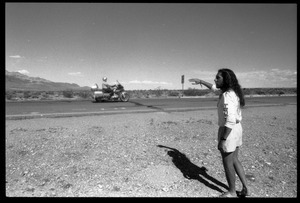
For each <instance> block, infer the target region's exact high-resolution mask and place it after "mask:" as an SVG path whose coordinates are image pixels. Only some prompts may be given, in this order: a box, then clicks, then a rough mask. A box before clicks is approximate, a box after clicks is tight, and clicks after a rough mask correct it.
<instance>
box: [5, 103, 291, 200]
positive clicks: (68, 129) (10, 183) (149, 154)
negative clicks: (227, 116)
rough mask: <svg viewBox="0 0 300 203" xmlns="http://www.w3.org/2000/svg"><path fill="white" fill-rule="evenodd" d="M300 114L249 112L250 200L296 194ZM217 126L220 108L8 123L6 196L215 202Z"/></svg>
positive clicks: (278, 109) (221, 181) (286, 109)
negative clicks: (207, 199) (201, 199)
mask: <svg viewBox="0 0 300 203" xmlns="http://www.w3.org/2000/svg"><path fill="white" fill-rule="evenodd" d="M296 114H297V106H296V105H288V106H275V107H255V108H245V109H243V121H242V125H243V130H244V133H243V146H242V147H241V149H240V154H239V158H240V160H241V162H242V164H243V166H244V169H245V173H246V177H247V180H248V185H249V190H250V193H251V196H250V197H297V145H296V144H297V118H296ZM217 129H218V126H217V112H216V110H201V111H189V112H172V113H165V112H156V113H146V114H122V115H105V116H104V115H103V116H87V117H70V118H40V119H28V120H7V121H6V144H5V146H6V156H5V158H6V196H8V197H16V196H17V197H216V196H218V195H220V194H221V192H222V191H226V188H227V182H226V179H225V174H224V171H223V166H222V162H221V156H220V154H219V151H218V150H217V140H216V135H217ZM240 189H241V183H240V181H239V180H238V178H237V190H240Z"/></svg>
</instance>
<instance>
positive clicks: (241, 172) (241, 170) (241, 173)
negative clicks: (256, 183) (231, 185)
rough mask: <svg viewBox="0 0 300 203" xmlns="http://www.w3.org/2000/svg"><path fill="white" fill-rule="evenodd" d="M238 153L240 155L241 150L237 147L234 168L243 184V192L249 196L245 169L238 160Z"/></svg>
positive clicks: (234, 155) (234, 154) (234, 153)
mask: <svg viewBox="0 0 300 203" xmlns="http://www.w3.org/2000/svg"><path fill="white" fill-rule="evenodd" d="M238 153H239V148H238V147H237V148H236V150H235V151H234V152H233V166H234V169H235V172H236V174H237V175H238V177H239V179H240V180H241V182H242V184H243V190H244V192H246V193H245V194H244V195H248V188H247V182H246V176H245V172H244V168H243V166H242V164H241V162H240V161H239V159H238Z"/></svg>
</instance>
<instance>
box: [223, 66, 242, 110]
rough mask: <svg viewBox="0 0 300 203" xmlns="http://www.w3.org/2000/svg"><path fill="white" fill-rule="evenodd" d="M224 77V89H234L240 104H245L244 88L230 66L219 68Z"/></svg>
mask: <svg viewBox="0 0 300 203" xmlns="http://www.w3.org/2000/svg"><path fill="white" fill-rule="evenodd" d="M218 72H219V73H221V75H222V77H223V87H222V89H223V90H224V91H227V90H229V89H232V90H233V91H234V92H235V93H236V94H237V96H238V97H239V99H240V105H241V106H245V99H244V94H243V91H242V88H241V86H240V84H239V81H238V79H237V78H236V76H235V74H234V72H233V71H232V70H230V69H228V68H223V69H219V70H218Z"/></svg>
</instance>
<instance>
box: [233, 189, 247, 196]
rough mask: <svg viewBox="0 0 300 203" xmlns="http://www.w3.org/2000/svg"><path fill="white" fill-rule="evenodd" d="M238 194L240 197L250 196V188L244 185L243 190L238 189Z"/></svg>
mask: <svg viewBox="0 0 300 203" xmlns="http://www.w3.org/2000/svg"><path fill="white" fill-rule="evenodd" d="M236 194H237V196H239V197H246V196H249V192H248V189H247V188H246V187H244V188H243V189H242V190H241V191H237V192H236Z"/></svg>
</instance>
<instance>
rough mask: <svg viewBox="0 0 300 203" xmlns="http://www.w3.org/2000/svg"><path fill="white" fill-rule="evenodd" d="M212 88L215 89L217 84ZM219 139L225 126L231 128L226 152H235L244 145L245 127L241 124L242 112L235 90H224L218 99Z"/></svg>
mask: <svg viewBox="0 0 300 203" xmlns="http://www.w3.org/2000/svg"><path fill="white" fill-rule="evenodd" d="M212 90H213V91H215V90H216V88H215V85H213V87H212ZM217 106H218V118H219V119H218V125H219V131H218V141H220V138H221V135H222V134H223V132H224V130H225V126H226V127H228V128H230V129H231V132H230V134H229V136H228V137H227V139H226V141H225V143H224V149H223V150H224V151H225V152H233V151H235V149H236V147H239V146H241V145H242V134H243V129H242V125H241V121H242V112H241V108H240V102H239V98H238V96H237V95H236V93H235V92H234V91H233V90H228V91H226V92H224V93H223V94H222V95H221V96H220V98H219V101H218V105H217Z"/></svg>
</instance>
